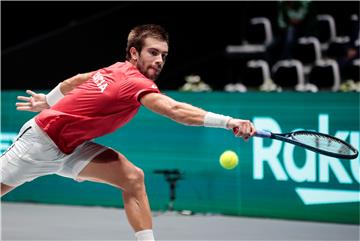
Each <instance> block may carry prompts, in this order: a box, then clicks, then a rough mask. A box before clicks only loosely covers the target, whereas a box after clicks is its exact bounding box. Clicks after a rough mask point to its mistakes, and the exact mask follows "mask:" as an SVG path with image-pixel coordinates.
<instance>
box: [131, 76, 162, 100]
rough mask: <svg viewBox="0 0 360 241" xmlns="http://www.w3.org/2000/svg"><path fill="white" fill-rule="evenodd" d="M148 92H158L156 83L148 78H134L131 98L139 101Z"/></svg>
mask: <svg viewBox="0 0 360 241" xmlns="http://www.w3.org/2000/svg"><path fill="white" fill-rule="evenodd" d="M148 93H160V90H159V88H158V87H157V85H156V84H155V83H154V82H153V81H151V80H149V79H141V78H138V79H134V95H133V99H134V100H135V101H137V102H140V99H141V97H143V96H144V95H146V94H148Z"/></svg>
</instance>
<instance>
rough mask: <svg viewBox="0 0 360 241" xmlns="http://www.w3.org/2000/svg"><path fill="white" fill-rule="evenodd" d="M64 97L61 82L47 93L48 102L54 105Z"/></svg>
mask: <svg viewBox="0 0 360 241" xmlns="http://www.w3.org/2000/svg"><path fill="white" fill-rule="evenodd" d="M63 97H64V94H63V93H61V90H60V84H58V85H57V86H56V87H55V88H54V89H52V90H51V91H50V92H49V93H48V94H47V95H46V102H47V103H48V104H49V105H50V106H53V105H55V104H56V103H57V102H58V101H59V100H60V99H61V98H63Z"/></svg>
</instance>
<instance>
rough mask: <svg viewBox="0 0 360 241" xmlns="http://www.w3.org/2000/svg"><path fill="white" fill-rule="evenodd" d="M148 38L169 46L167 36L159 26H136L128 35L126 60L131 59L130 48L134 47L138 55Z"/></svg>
mask: <svg viewBox="0 0 360 241" xmlns="http://www.w3.org/2000/svg"><path fill="white" fill-rule="evenodd" d="M148 37H151V38H155V39H158V40H160V41H165V42H166V43H167V44H169V34H168V33H167V32H166V31H165V29H164V28H163V27H161V26H160V25H156V24H144V25H139V26H136V27H135V28H133V29H132V30H131V31H130V33H129V35H128V40H127V46H126V59H127V60H130V58H131V55H130V48H131V47H134V48H135V49H136V50H137V51H138V52H139V53H140V52H141V50H142V48H143V46H144V40H145V39H146V38H148Z"/></svg>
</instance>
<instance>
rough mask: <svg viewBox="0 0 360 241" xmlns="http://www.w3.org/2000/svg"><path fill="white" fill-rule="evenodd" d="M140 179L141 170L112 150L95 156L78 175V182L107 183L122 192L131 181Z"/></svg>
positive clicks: (141, 176)
mask: <svg viewBox="0 0 360 241" xmlns="http://www.w3.org/2000/svg"><path fill="white" fill-rule="evenodd" d="M142 178H143V172H142V170H141V169H139V168H138V167H136V166H135V165H134V164H132V163H131V162H130V161H129V160H128V159H127V158H126V157H125V156H124V155H122V154H121V153H119V152H117V151H115V150H113V149H107V150H106V151H104V152H102V153H100V154H99V155H97V156H96V157H95V158H94V159H92V161H90V163H89V164H88V165H87V166H86V167H85V168H84V169H83V170H82V171H81V172H80V173H79V175H78V179H80V180H90V181H97V182H103V183H108V184H110V185H113V186H116V187H119V188H122V189H124V190H125V189H126V188H127V187H128V185H129V182H130V181H131V180H139V179H142Z"/></svg>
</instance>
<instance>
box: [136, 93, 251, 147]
mask: <svg viewBox="0 0 360 241" xmlns="http://www.w3.org/2000/svg"><path fill="white" fill-rule="evenodd" d="M140 101H141V103H142V104H143V105H144V106H145V107H147V108H148V109H150V110H152V111H154V112H156V113H158V114H161V115H164V116H166V117H168V118H170V119H172V120H174V121H176V122H179V123H181V124H184V125H191V126H206V127H215V128H224V129H230V130H233V128H237V132H236V133H234V134H235V135H236V136H238V137H242V138H243V139H245V140H247V139H248V138H249V137H251V136H253V135H255V133H256V130H255V127H254V125H253V124H252V123H251V122H250V121H248V120H242V119H236V118H232V117H229V116H223V115H219V114H215V113H212V112H207V111H205V110H203V109H201V108H198V107H195V106H192V105H189V104H186V103H183V102H179V101H176V100H174V99H172V98H170V97H168V96H166V95H163V94H159V93H149V94H146V95H144V96H143V97H142V98H141V100H140Z"/></svg>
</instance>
